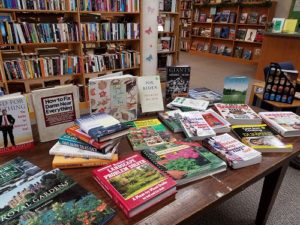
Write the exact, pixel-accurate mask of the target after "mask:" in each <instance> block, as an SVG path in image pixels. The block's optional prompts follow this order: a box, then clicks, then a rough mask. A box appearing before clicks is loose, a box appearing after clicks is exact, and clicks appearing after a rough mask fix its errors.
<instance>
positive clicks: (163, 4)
mask: <svg viewBox="0 0 300 225" xmlns="http://www.w3.org/2000/svg"><path fill="white" fill-rule="evenodd" d="M176 7H177V0H159V11H161V12H176Z"/></svg>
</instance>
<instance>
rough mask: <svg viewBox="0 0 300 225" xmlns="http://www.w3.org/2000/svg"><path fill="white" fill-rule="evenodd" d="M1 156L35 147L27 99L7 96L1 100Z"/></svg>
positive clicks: (18, 95) (19, 96)
mask: <svg viewBox="0 0 300 225" xmlns="http://www.w3.org/2000/svg"><path fill="white" fill-rule="evenodd" d="M0 105H1V112H0V114H1V115H0V130H1V133H2V134H1V135H0V155H2V154H6V153H11V152H18V151H24V150H28V149H32V148H33V147H34V141H33V137H32V131H31V123H30V119H29V113H28V108H27V102H26V97H24V96H22V95H20V94H16V95H5V96H2V97H1V98H0Z"/></svg>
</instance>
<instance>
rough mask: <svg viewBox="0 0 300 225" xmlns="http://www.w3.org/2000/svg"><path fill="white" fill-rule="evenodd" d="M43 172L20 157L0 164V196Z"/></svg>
mask: <svg viewBox="0 0 300 225" xmlns="http://www.w3.org/2000/svg"><path fill="white" fill-rule="evenodd" d="M43 173H44V171H43V170H41V168H39V167H38V166H36V165H34V164H32V163H31V162H29V161H27V160H25V159H23V158H21V157H17V158H15V159H12V160H10V161H8V162H6V163H4V164H2V165H0V196H1V195H2V194H4V193H6V192H9V191H10V190H12V189H14V188H16V187H17V186H19V185H21V184H23V183H24V182H26V181H30V180H33V179H34V178H36V177H38V176H40V175H42V174H43Z"/></svg>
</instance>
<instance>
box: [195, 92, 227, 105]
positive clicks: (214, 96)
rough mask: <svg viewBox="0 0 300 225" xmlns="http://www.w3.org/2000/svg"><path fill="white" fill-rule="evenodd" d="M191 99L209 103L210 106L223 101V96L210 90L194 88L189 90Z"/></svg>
mask: <svg viewBox="0 0 300 225" xmlns="http://www.w3.org/2000/svg"><path fill="white" fill-rule="evenodd" d="M189 97H191V98H193V99H198V100H205V101H209V105H210V106H211V105H213V104H214V103H218V102H221V101H222V97H223V96H222V95H221V94H219V93H217V92H215V91H212V90H210V89H208V88H205V87H202V88H193V89H190V90H189Z"/></svg>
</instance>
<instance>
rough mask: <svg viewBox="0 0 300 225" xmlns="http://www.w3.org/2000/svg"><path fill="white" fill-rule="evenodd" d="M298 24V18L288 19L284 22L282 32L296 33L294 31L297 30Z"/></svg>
mask: <svg viewBox="0 0 300 225" xmlns="http://www.w3.org/2000/svg"><path fill="white" fill-rule="evenodd" d="M297 25H298V20H297V19H286V20H285V22H284V26H283V28H282V32H284V33H294V32H296V29H297Z"/></svg>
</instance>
